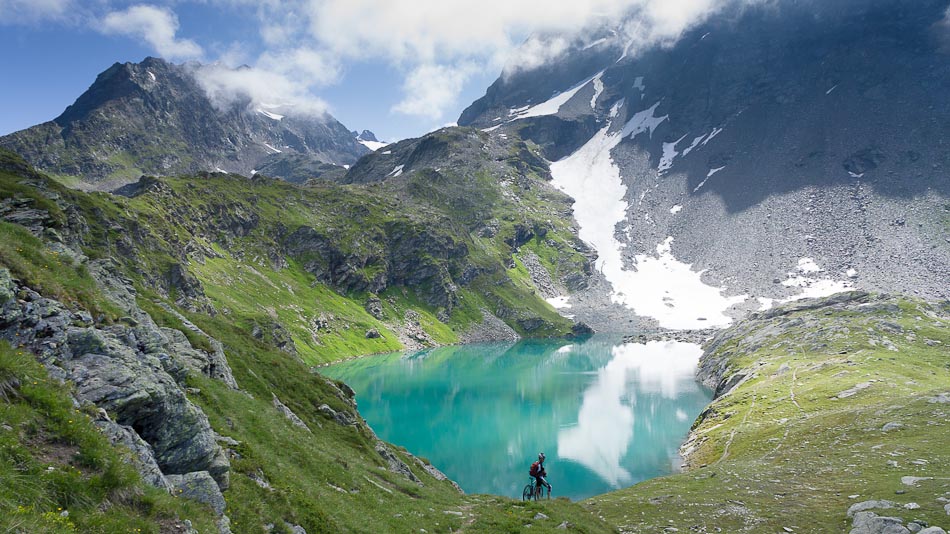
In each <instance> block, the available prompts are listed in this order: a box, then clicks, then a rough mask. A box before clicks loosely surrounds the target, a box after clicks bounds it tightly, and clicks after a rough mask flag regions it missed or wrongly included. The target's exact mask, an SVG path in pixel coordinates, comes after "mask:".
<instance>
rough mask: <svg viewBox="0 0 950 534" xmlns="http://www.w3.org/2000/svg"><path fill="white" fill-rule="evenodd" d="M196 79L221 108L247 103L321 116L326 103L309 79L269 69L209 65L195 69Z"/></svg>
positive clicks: (275, 109)
mask: <svg viewBox="0 0 950 534" xmlns="http://www.w3.org/2000/svg"><path fill="white" fill-rule="evenodd" d="M194 76H195V79H196V80H198V83H199V85H201V87H202V88H203V89H204V90H205V92H206V93H207V94H208V97H209V98H210V99H211V102H212V103H213V104H214V105H215V106H217V107H219V108H222V109H224V108H227V107H230V106H233V105H236V104H246V105H247V106H248V107H249V108H251V109H254V108H263V109H266V110H267V111H271V112H275V113H279V114H282V115H295V114H296V115H310V116H316V117H320V116H322V115H324V114H325V113H326V111H327V105H326V102H324V101H323V100H321V99H319V98H316V97H314V96H313V95H312V94H311V92H310V89H309V87H308V85H307V83H306V82H302V81H300V80H297V79H294V78H291V77H289V76H288V75H286V74H284V73H281V72H277V71H273V70H268V69H265V68H259V67H255V68H249V67H245V68H239V69H232V68H230V67H227V66H225V65H223V64H220V63H217V64H214V65H205V66H201V67H199V68H197V69H196V70H195V71H194Z"/></svg>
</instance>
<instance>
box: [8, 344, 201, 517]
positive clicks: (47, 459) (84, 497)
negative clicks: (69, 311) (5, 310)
mask: <svg viewBox="0 0 950 534" xmlns="http://www.w3.org/2000/svg"><path fill="white" fill-rule="evenodd" d="M95 416H96V410H95V407H87V408H82V409H76V408H75V407H74V405H73V403H72V399H71V397H70V396H69V388H68V386H65V385H62V384H59V383H57V381H55V380H52V379H50V378H49V377H47V375H46V370H45V369H44V368H43V367H42V366H41V365H40V364H39V363H37V362H36V360H34V359H33V357H32V355H30V354H27V353H24V352H23V351H21V350H17V349H13V348H11V347H10V345H9V344H7V343H6V342H0V530H2V531H3V532H24V533H25V532H29V533H41V532H90V533H91V532H101V533H113V532H150V533H158V532H176V531H178V530H176V529H184V525H185V523H184V520H185V519H188V520H190V521H191V523H192V524H193V526H194V527H195V528H198V529H199V530H201V531H202V532H212V531H213V530H214V528H215V527H214V518H213V515H212V514H211V511H210V510H207V509H205V508H204V507H203V506H201V505H199V504H197V503H194V502H192V501H188V500H184V499H177V498H175V497H173V496H171V495H169V494H168V493H167V492H164V491H161V490H157V489H155V488H151V487H149V486H146V485H145V484H143V483H142V482H141V480H140V479H139V475H138V473H136V472H135V470H134V469H133V468H132V467H131V466H130V465H129V463H128V461H127V460H126V458H125V457H124V455H123V452H122V451H121V450H118V449H115V448H113V447H112V446H111V444H110V443H109V442H108V440H107V439H106V438H105V437H104V436H102V435H101V434H100V433H99V431H98V429H97V428H96V427H95V426H94V425H93V423H92V421H93V418H94V417H95Z"/></svg>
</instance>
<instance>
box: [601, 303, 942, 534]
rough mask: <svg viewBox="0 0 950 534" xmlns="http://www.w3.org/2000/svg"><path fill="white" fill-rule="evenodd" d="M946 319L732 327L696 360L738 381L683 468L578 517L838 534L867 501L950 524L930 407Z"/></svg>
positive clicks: (926, 314) (895, 313)
mask: <svg viewBox="0 0 950 534" xmlns="http://www.w3.org/2000/svg"><path fill="white" fill-rule="evenodd" d="M896 304H899V307H898V305H896ZM868 306H873V304H872V305H868ZM948 316H950V314H948V313H947V310H946V309H942V310H941V309H940V308H938V307H933V306H930V305H927V304H924V303H922V302H917V301H896V300H895V301H893V302H892V301H888V302H887V303H886V305H882V306H879V307H877V308H873V307H872V308H863V309H862V308H860V307H848V308H844V309H832V308H829V309H820V310H817V311H803V312H800V313H796V314H792V315H791V316H790V319H791V322H788V323H785V326H783V327H781V328H779V327H776V326H775V325H776V324H778V323H777V321H778V320H775V319H773V320H771V321H770V320H763V321H756V322H752V323H743V324H742V325H740V326H741V327H743V330H741V331H740V332H741V334H740V335H739V336H737V337H734V338H732V339H730V340H729V341H728V342H727V343H725V344H724V345H723V346H721V347H719V348H718V350H717V351H716V352H715V353H714V354H712V355H707V356H706V357H707V358H710V357H714V358H723V359H725V361H727V362H728V371H727V373H726V375H725V376H726V377H729V376H730V375H733V374H735V373H739V374H744V375H748V376H750V377H751V378H749V379H748V380H747V381H746V382H744V383H742V384H741V385H739V386H738V387H737V388H736V389H735V390H734V391H733V392H732V393H730V394H728V395H726V396H724V397H721V398H719V399H718V400H716V401H714V402H713V403H712V405H711V406H710V408H709V410H708V412H707V414H706V415H705V417H701V419H700V420H699V422H698V424H697V426H696V427H695V428H694V429H693V436H694V438H695V439H694V440H693V441H692V442H691V443H690V445H692V446H694V447H695V450H694V451H693V452H692V453H691V454H690V455H689V457H688V458H689V463H690V465H691V469H690V470H689V471H687V472H686V473H684V474H681V475H676V476H672V477H666V478H662V479H656V480H652V481H648V482H645V483H643V484H640V485H637V486H635V487H633V488H629V489H626V490H621V491H618V492H615V493H611V494H608V495H604V496H602V497H595V498H593V499H591V500H589V501H587V502H586V503H585V505H586V506H587V507H588V508H589V509H591V510H593V511H596V512H597V513H599V514H602V515H603V516H604V517H605V518H606V519H607V520H608V521H609V522H611V523H612V524H615V525H619V526H620V527H621V528H622V530H624V531H628V532H654V531H657V530H660V529H663V528H667V527H674V528H678V529H679V530H680V531H689V530H690V529H692V530H694V531H708V532H713V531H718V530H716V529H722V531H723V532H773V531H781V530H782V529H783V528H785V527H788V528H791V529H794V531H795V532H829V533H830V532H842V531H848V530H850V525H851V523H850V520H849V519H848V518H847V517H846V512H847V510H848V508H849V506H851V505H852V504H855V503H857V502H862V501H868V500H877V499H886V500H891V501H894V502H896V503H897V504H898V505H899V506H901V507H902V506H904V505H907V504H910V503H916V504H917V505H919V508H916V509H897V510H894V509H892V510H884V511H879V513H880V514H882V515H888V516H898V517H902V518H903V519H904V521H905V522H907V521H910V520H914V519H921V520H923V521H926V522H928V523H929V524H931V525H938V526H943V527H947V526H950V518H948V517H947V515H946V512H945V511H944V504H943V502H942V501H939V500H938V499H940V498H950V475H948V474H950V448H948V447H947V435H948V431H950V406H948V405H947V404H939V403H935V402H933V400H934V399H936V397H937V395H939V394H941V393H947V392H950V351H948V349H947V347H948V346H950V319H948ZM885 339H886V340H887V341H885ZM888 347H892V348H893V350H892V348H888ZM845 392H850V393H845ZM839 397H840V398H839ZM888 423H894V425H891V427H893V428H894V429H893V430H891V429H890V428H891V427H889V429H888V430H887V431H885V430H884V427H885V425H888ZM904 476H917V477H933V480H927V481H922V482H920V483H918V484H917V485H913V486H909V485H906V484H902V482H901V477H904ZM911 508H913V505H911Z"/></svg>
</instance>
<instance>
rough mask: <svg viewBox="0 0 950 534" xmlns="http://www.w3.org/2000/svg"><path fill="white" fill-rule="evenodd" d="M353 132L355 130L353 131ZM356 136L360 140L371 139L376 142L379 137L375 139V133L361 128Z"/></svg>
mask: <svg viewBox="0 0 950 534" xmlns="http://www.w3.org/2000/svg"><path fill="white" fill-rule="evenodd" d="M354 133H355V132H354ZM356 138H357V139H358V140H360V141H373V142H378V141H379V139H376V134H374V133H373V132H371V131H369V130H363V131H362V132H361V133H360V134H359V135H357V136H356Z"/></svg>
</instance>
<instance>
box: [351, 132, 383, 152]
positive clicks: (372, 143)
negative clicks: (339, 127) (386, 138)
mask: <svg viewBox="0 0 950 534" xmlns="http://www.w3.org/2000/svg"><path fill="white" fill-rule="evenodd" d="M353 133H354V134H355V133H356V132H353ZM356 140H357V141H359V143H360V144H361V145H363V146H365V147H366V148H368V149H370V150H372V151H373V152H375V151H377V150H379V149H380V148H383V147H384V146H387V145H388V144H389V143H383V142H381V141H380V140H379V139H376V134H374V133H373V132H371V131H369V130H363V132H362V133H360V134H359V135H356Z"/></svg>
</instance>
